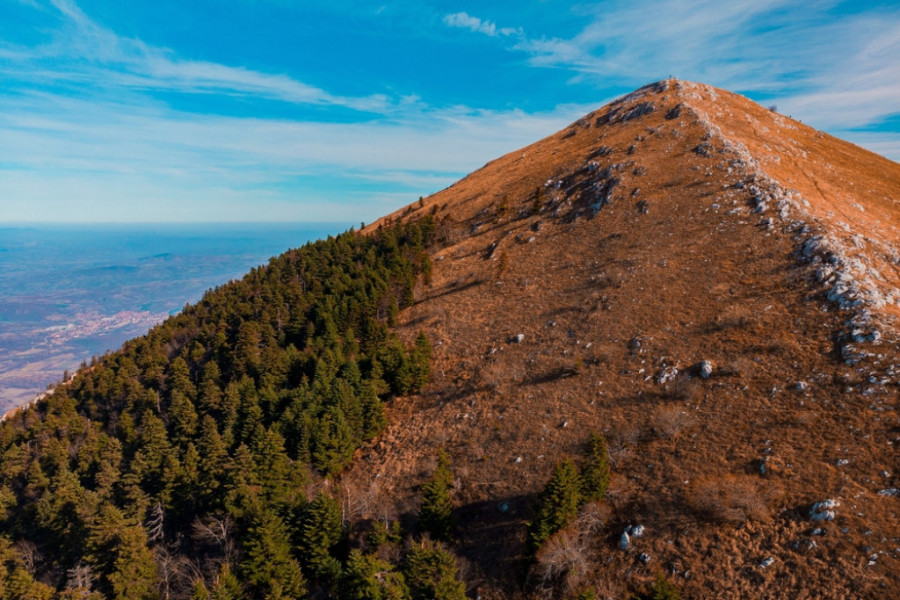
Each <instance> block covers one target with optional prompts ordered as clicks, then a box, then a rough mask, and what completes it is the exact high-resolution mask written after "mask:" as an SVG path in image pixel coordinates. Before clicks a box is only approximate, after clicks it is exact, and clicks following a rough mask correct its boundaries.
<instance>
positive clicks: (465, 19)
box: [444, 12, 523, 37]
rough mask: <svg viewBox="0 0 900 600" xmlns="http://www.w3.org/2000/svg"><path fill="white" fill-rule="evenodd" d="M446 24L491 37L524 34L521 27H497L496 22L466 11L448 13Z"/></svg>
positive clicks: (445, 18) (445, 19)
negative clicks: (474, 15)
mask: <svg viewBox="0 0 900 600" xmlns="http://www.w3.org/2000/svg"><path fill="white" fill-rule="evenodd" d="M444 24H445V25H447V26H448V27H459V28H461V29H468V30H470V31H474V32H475V33H483V34H484V35H487V36H491V37H496V36H498V35H502V36H506V37H508V36H511V35H522V33H523V31H522V29H521V28H514V27H497V25H496V23H493V22H492V21H488V20H482V19H479V18H478V17H473V16H472V15H470V14H468V13H465V12H458V13H453V14H450V15H446V16H445V17H444Z"/></svg>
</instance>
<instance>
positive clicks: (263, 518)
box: [241, 505, 306, 599]
mask: <svg viewBox="0 0 900 600" xmlns="http://www.w3.org/2000/svg"><path fill="white" fill-rule="evenodd" d="M243 547H244V560H243V562H242V564H241V572H242V574H243V578H244V580H245V581H246V582H247V583H249V585H250V588H251V591H252V597H256V598H265V597H266V596H268V595H270V594H273V593H277V594H280V595H281V597H282V598H296V599H299V598H301V597H303V596H304V595H305V594H306V581H305V579H304V577H303V573H302V572H301V570H300V565H299V564H298V563H297V561H296V560H294V558H293V557H292V556H291V545H290V541H289V540H288V531H287V527H285V525H284V522H283V521H282V520H281V519H280V518H279V517H278V516H277V515H276V514H275V513H274V512H273V511H272V510H270V509H269V508H267V507H264V506H260V505H257V506H256V509H255V514H254V515H253V516H252V519H251V524H250V527H249V528H248V530H247V534H246V539H245V540H244V544H243Z"/></svg>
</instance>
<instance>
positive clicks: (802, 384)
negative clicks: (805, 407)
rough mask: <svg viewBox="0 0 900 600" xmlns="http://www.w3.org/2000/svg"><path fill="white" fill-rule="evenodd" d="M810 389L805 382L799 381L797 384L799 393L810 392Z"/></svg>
mask: <svg viewBox="0 0 900 600" xmlns="http://www.w3.org/2000/svg"><path fill="white" fill-rule="evenodd" d="M808 389H809V384H808V383H806V382H805V381H798V382H797V391H798V392H805V391H806V390H808Z"/></svg>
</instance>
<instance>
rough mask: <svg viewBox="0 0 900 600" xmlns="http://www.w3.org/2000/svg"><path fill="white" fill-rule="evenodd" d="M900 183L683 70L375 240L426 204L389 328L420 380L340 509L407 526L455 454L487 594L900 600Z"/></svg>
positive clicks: (513, 157)
mask: <svg viewBox="0 0 900 600" xmlns="http://www.w3.org/2000/svg"><path fill="white" fill-rule="evenodd" d="M898 192H900V166H898V165H897V164H896V163H893V162H891V161H888V160H886V159H884V158H881V157H878V156H875V155H873V154H871V153H869V152H866V151H864V150H862V149H860V148H857V147H855V146H852V145H851V144H848V143H846V142H843V141H840V140H837V139H835V138H832V137H830V136H828V135H826V134H823V133H821V132H817V131H815V130H813V129H811V128H809V127H806V126H804V125H802V124H800V123H798V122H796V121H793V120H791V119H789V118H786V117H784V116H782V115H778V114H776V113H774V112H771V111H768V110H766V109H764V108H762V107H760V106H758V105H756V104H754V103H752V102H750V101H749V100H747V99H746V98H743V97H740V96H737V95H735V94H731V93H728V92H724V91H722V90H717V89H713V88H710V87H707V86H704V85H700V84H694V83H689V82H682V81H676V80H668V81H662V82H659V83H656V84H652V85H650V86H647V87H645V88H642V89H640V90H638V91H636V92H635V93H633V94H630V95H629V96H626V97H624V98H622V99H620V100H618V101H616V102H614V103H612V104H610V105H609V106H607V107H604V108H602V109H600V110H598V111H596V112H594V113H591V114H589V115H587V116H586V117H584V118H583V119H581V120H579V121H578V122H576V123H573V124H572V125H571V126H570V127H568V128H567V129H565V130H563V131H561V132H559V133H558V134H556V135H554V136H551V137H549V138H547V139H545V140H542V141H540V142H537V143H535V144H533V145H531V146H528V147H526V148H523V149H522V150H520V151H516V152H513V153H510V154H508V155H506V156H504V157H502V158H500V159H498V160H496V161H493V162H491V163H489V164H487V165H485V167H484V168H482V169H480V170H478V171H476V172H475V173H473V174H471V175H470V176H468V177H466V178H465V179H463V180H461V181H460V182H458V183H456V184H454V185H453V186H451V187H450V188H448V189H446V190H444V191H442V192H439V193H437V194H435V195H434V196H431V197H429V198H426V199H424V200H423V201H421V202H420V203H419V204H416V205H411V206H410V207H407V208H406V209H404V210H402V211H399V212H398V213H396V214H394V215H391V216H389V217H386V218H385V219H383V220H382V221H380V222H378V223H375V224H373V225H371V226H370V230H374V229H376V228H378V227H379V226H382V225H384V224H385V223H388V222H392V221H396V220H402V219H408V218H415V217H416V216H418V215H423V214H433V215H435V217H436V219H437V220H438V221H439V222H440V223H441V225H440V226H439V234H440V235H441V236H442V238H443V241H444V247H443V248H442V249H441V250H440V251H439V252H438V253H437V254H436V255H435V257H434V260H435V268H434V275H433V281H432V283H431V284H430V285H429V286H427V287H424V288H421V289H420V290H419V291H418V293H417V298H418V301H417V303H416V305H415V306H413V307H412V308H411V309H409V310H408V311H406V312H405V313H404V314H403V315H402V317H401V334H402V335H404V336H406V337H407V338H408V339H412V337H413V336H414V335H415V333H416V332H417V331H419V330H424V331H425V332H426V334H427V335H428V336H429V338H430V339H431V342H432V345H433V347H434V362H433V368H432V373H433V377H432V384H431V385H430V386H428V388H426V390H425V392H424V393H423V394H422V395H421V396H418V397H414V398H411V399H409V400H406V401H404V402H402V403H397V404H395V405H393V406H392V407H390V408H389V409H388V417H389V422H390V425H389V428H388V430H387V432H386V434H384V435H383V436H382V437H381V438H380V439H379V441H377V442H376V443H375V444H374V445H373V446H372V447H370V448H368V449H366V450H364V451H363V455H362V457H361V459H360V460H358V461H357V463H356V466H355V467H354V468H353V470H352V471H351V472H350V473H349V474H348V475H347V476H346V477H345V478H344V485H345V486H346V489H348V490H353V493H352V494H349V493H348V498H349V497H352V498H353V499H354V501H353V502H352V503H350V504H351V510H352V512H354V513H355V514H357V515H359V516H366V517H370V518H386V517H391V516H392V515H401V514H404V513H406V512H408V511H410V510H411V508H412V507H413V506H414V502H415V501H416V486H417V485H418V484H419V483H421V482H422V480H423V479H424V478H425V477H426V476H427V474H428V473H429V472H430V471H431V468H432V467H433V460H434V456H435V455H436V454H437V449H438V448H439V447H445V448H447V450H448V451H449V453H450V455H451V456H452V459H453V462H454V465H455V466H456V476H457V481H456V492H455V493H456V496H455V502H456V504H457V506H458V510H457V517H458V519H459V521H460V523H461V529H462V531H461V542H460V544H461V551H462V553H463V554H464V555H465V556H466V558H467V559H468V561H469V566H468V577H469V580H470V583H471V585H472V586H473V587H474V588H478V590H477V591H478V592H479V594H480V596H481V597H482V598H502V597H509V596H511V595H515V593H514V592H513V590H516V589H518V590H520V591H521V594H523V595H529V594H531V593H534V590H535V589H540V588H544V589H550V588H554V589H556V590H557V592H559V593H563V594H564V593H566V589H568V590H569V592H572V591H573V590H576V589H579V588H581V587H584V586H595V587H596V588H597V589H598V590H599V591H600V592H601V596H609V597H622V596H623V595H624V594H625V593H626V592H627V590H629V589H634V588H635V586H637V585H639V584H640V583H641V582H644V581H647V580H649V579H650V578H651V577H652V576H653V574H654V573H655V572H657V571H660V570H661V571H664V572H666V573H667V574H669V576H670V578H671V579H672V581H674V582H675V583H676V584H677V585H678V586H679V587H681V588H682V589H683V591H684V593H685V595H686V596H687V597H697V598H699V597H719V598H744V597H772V598H775V597H796V598H843V597H860V598H883V597H890V596H891V595H897V594H898V593H900V518H898V511H900V505H898V502H900V499H898V497H897V492H896V488H897V487H898V481H897V475H896V474H897V472H898V469H900V464H898V459H897V452H896V444H897V443H900V426H898V416H897V398H898V377H900V356H898V352H897V344H896V340H897V328H896V323H897V316H898V314H900V295H898V292H897V289H898V285H900V254H898V251H897V249H896V248H897V247H898V246H900V234H898V229H897V227H898V225H900V198H898V197H897V195H898ZM703 361H707V362H706V363H704V362H703ZM704 367H705V370H706V373H705V374H707V375H708V377H704V376H703V373H702V372H703V371H704ZM710 368H711V373H710V372H709V369H710ZM592 431H601V432H603V433H604V434H605V436H606V437H607V439H608V441H609V443H610V447H611V454H612V459H613V467H614V475H613V481H612V485H611V488H610V491H609V494H608V497H607V499H606V501H605V504H604V506H603V507H602V508H600V509H597V511H594V512H593V513H591V518H588V517H583V518H582V520H581V521H579V524H578V525H577V526H576V527H575V528H574V529H573V530H572V531H569V532H567V533H566V534H565V535H564V536H561V537H559V538H557V539H556V540H555V541H554V542H553V543H552V544H551V546H552V547H550V548H547V549H545V551H544V552H543V553H542V554H540V555H539V561H538V564H537V566H535V567H532V568H531V571H530V575H529V579H528V580H527V581H528V583H527V584H526V585H525V587H524V588H523V587H521V585H522V583H521V582H522V575H523V573H524V570H525V569H526V566H525V565H524V564H523V562H522V561H521V560H520V559H519V557H520V556H521V553H522V549H523V543H524V542H523V540H524V532H525V522H526V521H527V520H528V519H529V518H531V515H532V503H533V501H534V498H535V495H536V493H537V492H538V491H539V490H540V489H541V488H542V487H543V485H544V483H545V482H546V481H547V478H548V476H549V473H550V470H551V468H552V466H553V464H554V462H555V461H556V460H558V459H560V458H561V457H563V456H566V455H576V454H577V453H578V452H579V448H580V446H581V444H583V442H584V440H586V439H587V436H588V435H589V433H590V432H592ZM373 475H374V476H375V477H374V478H373ZM826 499H832V500H836V501H837V502H838V503H839V505H838V506H837V507H836V508H835V509H834V514H833V516H834V518H833V520H825V521H814V520H812V519H811V514H812V512H811V511H812V510H813V506H814V503H817V502H821V501H824V500H826ZM598 511H599V512H598ZM637 524H641V525H643V526H644V528H645V529H644V530H645V531H646V533H645V534H644V535H643V536H642V537H640V538H639V539H633V540H631V543H630V546H629V547H628V548H627V549H625V550H622V549H620V548H619V545H618V544H619V541H620V536H621V534H622V532H623V531H624V530H625V529H626V527H627V526H629V525H637Z"/></svg>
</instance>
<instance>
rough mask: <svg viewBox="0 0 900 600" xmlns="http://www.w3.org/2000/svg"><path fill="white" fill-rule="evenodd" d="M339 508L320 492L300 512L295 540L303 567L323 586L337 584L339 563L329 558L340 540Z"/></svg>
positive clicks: (327, 495) (329, 497)
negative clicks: (323, 584) (324, 584)
mask: <svg viewBox="0 0 900 600" xmlns="http://www.w3.org/2000/svg"><path fill="white" fill-rule="evenodd" d="M343 533H344V532H343V528H342V527H341V507H340V505H339V504H338V501H337V500H335V499H334V498H332V497H331V496H330V495H329V494H327V493H325V492H324V491H323V492H319V493H318V494H317V495H316V497H315V498H314V499H313V501H312V502H310V503H309V504H307V505H306V506H303V507H301V508H300V509H299V514H298V515H297V527H296V539H297V546H298V547H299V549H300V555H301V557H302V558H303V564H304V565H305V566H306V567H307V569H309V572H310V574H311V575H312V576H313V577H314V578H315V579H317V580H318V581H321V582H323V583H333V582H335V581H336V579H337V577H338V575H339V574H340V571H341V565H340V563H339V562H338V561H337V560H336V559H335V558H334V557H333V556H332V552H333V550H334V549H335V547H336V546H337V545H338V544H339V543H340V541H341V538H342V537H343Z"/></svg>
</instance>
